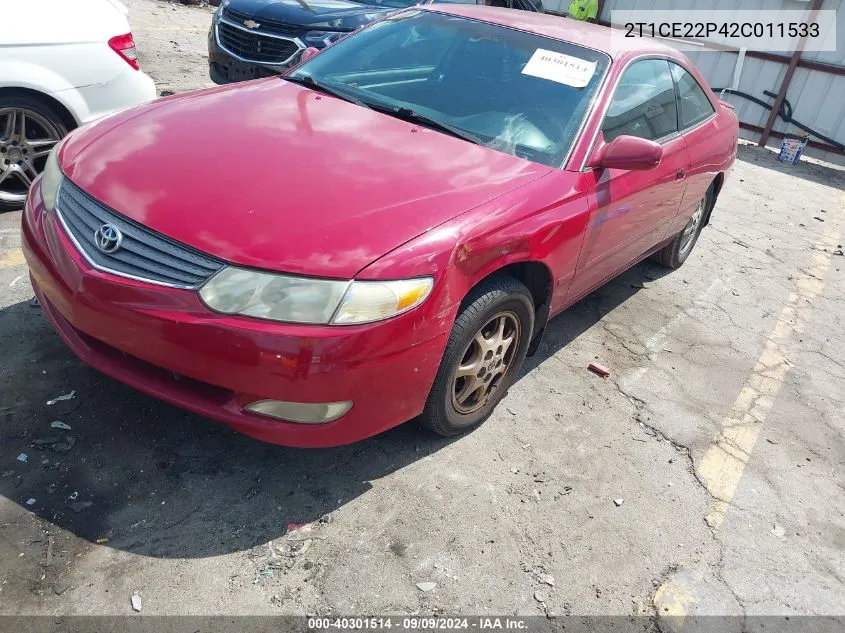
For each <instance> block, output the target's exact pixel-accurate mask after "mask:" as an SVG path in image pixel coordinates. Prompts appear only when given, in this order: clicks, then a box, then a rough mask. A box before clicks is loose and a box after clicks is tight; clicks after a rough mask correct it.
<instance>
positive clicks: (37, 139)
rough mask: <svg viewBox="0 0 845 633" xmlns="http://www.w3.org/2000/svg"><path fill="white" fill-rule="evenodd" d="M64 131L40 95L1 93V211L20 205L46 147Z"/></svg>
mask: <svg viewBox="0 0 845 633" xmlns="http://www.w3.org/2000/svg"><path fill="white" fill-rule="evenodd" d="M11 117H14V118H11ZM10 121H11V124H10ZM10 132H11V133H10ZM67 133H68V129H67V126H66V125H65V123H64V121H63V120H62V117H61V115H60V114H59V113H58V112H56V110H55V109H54V108H52V107H50V106H49V105H47V104H46V103H44V102H42V101H41V100H40V99H37V98H34V97H30V96H28V95H17V94H16V95H8V96H0V212H3V211H11V210H16V209H20V208H22V207H23V205H24V202H25V201H26V192H27V191H28V189H29V186H28V185H27V182H30V183H31V181H32V180H34V179H35V177H36V176H37V175H38V174H40V173H41V171H42V170H43V169H44V165H45V163H46V162H47V154H48V153H49V150H50V149H51V148H52V147H53V145H55V144H56V143H58V142H59V140H60V139H61V138H62V137H64V136H65V134H67ZM33 157H34V158H33Z"/></svg>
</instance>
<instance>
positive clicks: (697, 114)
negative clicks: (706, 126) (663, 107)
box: [671, 64, 715, 130]
mask: <svg viewBox="0 0 845 633" xmlns="http://www.w3.org/2000/svg"><path fill="white" fill-rule="evenodd" d="M671 66H672V78H673V79H674V80H675V83H677V84H678V97H679V105H680V114H681V116H680V120H681V129H682V130H685V129H686V128H688V127H692V126H693V125H695V124H696V123H700V122H701V121H703V120H704V119H706V118H707V117H709V116H710V115H711V114H713V112H715V110H713V104H712V103H710V99H708V98H707V95H706V94H705V93H704V90H703V89H702V88H701V86H700V85H699V84H698V82H697V81H696V80H695V77H693V76H692V75H691V74H689V73H688V72H687V71H686V70H684V69H683V68H681V67H680V66H678V65H677V64H672V65H671Z"/></svg>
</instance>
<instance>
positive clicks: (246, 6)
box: [229, 0, 396, 31]
mask: <svg viewBox="0 0 845 633" xmlns="http://www.w3.org/2000/svg"><path fill="white" fill-rule="evenodd" d="M229 8H230V9H231V10H233V11H237V12H238V13H245V14H247V15H249V16H250V17H251V18H252V19H254V20H255V21H256V22H259V23H260V22H261V20H277V21H279V22H285V23H287V24H292V25H296V26H304V27H312V28H315V29H325V30H329V31H352V30H355V29H357V28H358V27H359V26H362V25H364V24H368V23H370V22H372V21H373V20H375V19H376V18H378V17H381V16H382V15H384V14H385V13H387V12H389V11H395V10H396V9H391V8H386V7H377V6H374V5H370V4H364V3H362V2H351V1H350V0H301V1H300V0H235V2H232V3H231V4H230V5H229Z"/></svg>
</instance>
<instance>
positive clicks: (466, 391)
mask: <svg viewBox="0 0 845 633" xmlns="http://www.w3.org/2000/svg"><path fill="white" fill-rule="evenodd" d="M463 305H464V307H463V309H462V310H461V313H460V314H459V315H458V318H457V319H456V320H455V325H454V326H453V327H452V332H451V334H450V335H449V342H448V343H447V345H446V350H445V352H444V353H443V359H442V360H441V362H440V368H439V370H438V372H437V376H436V378H435V380H434V385H433V386H432V388H431V392H430V393H429V396H428V400H427V402H426V405H425V409H424V411H423V414H422V416H421V418H420V423H421V424H422V425H423V426H424V427H425V428H427V429H429V430H430V431H433V432H435V433H437V434H438V435H445V436H452V435H458V434H460V433H463V432H465V431H468V430H469V429H471V428H473V427H476V426H478V425H479V424H481V423H482V422H483V421H484V420H486V419H487V418H488V417H489V416H490V414H491V413H492V412H493V409H495V408H496V405H497V404H498V403H499V401H500V400H501V399H502V398H503V397H504V395H505V394H506V393H507V390H508V388H509V387H510V386H511V385H512V384H513V381H514V380H515V379H516V375H517V373H518V372H519V368H520V366H521V365H522V361H523V360H524V359H525V353H526V351H527V350H528V344H529V343H530V340H531V331H532V329H533V327H534V300H533V298H532V296H531V293H530V291H529V290H528V288H526V287H525V286H524V285H523V284H522V283H520V282H519V281H517V280H516V279H514V278H513V277H508V276H502V277H498V278H493V279H491V280H489V281H486V282H484V283H482V284H481V285H480V286H478V287H477V288H475V289H474V290H473V291H472V292H471V293H470V295H469V296H468V297H467V299H466V300H465V301H464V304H463Z"/></svg>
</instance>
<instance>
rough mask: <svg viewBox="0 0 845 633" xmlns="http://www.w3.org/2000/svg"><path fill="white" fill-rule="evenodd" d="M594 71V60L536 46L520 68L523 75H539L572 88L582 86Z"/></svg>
mask: <svg viewBox="0 0 845 633" xmlns="http://www.w3.org/2000/svg"><path fill="white" fill-rule="evenodd" d="M595 72H596V62H588V61H585V60H583V59H579V58H578V57H572V56H571V55H564V54H563V53H556V52H554V51H547V50H545V49H543V48H538V49H537V50H536V51H534V54H533V55H532V56H531V59H529V60H528V63H527V64H525V68H523V69H522V74H523V75H531V76H532V77H540V78H541V79H548V80H549V81H556V82H557V83H559V84H566V85H567V86H572V87H573V88H583V87H584V86H586V85H587V84H588V83H590V79H592V78H593V75H594V74H595Z"/></svg>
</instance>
